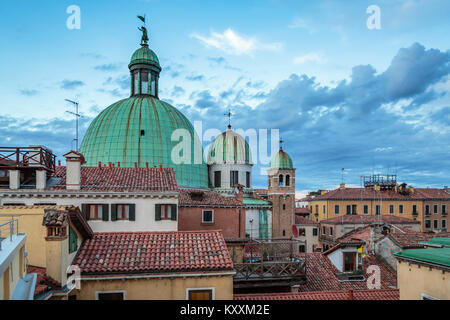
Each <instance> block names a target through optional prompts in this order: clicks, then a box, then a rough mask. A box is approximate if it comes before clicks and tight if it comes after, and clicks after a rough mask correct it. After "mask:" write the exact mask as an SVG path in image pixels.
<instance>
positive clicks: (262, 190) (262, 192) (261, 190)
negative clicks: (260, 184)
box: [255, 189, 268, 195]
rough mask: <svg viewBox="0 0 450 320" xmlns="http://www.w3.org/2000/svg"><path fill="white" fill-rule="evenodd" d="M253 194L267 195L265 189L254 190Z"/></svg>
mask: <svg viewBox="0 0 450 320" xmlns="http://www.w3.org/2000/svg"><path fill="white" fill-rule="evenodd" d="M255 192H256V193H258V194H263V195H267V194H268V190H267V189H255Z"/></svg>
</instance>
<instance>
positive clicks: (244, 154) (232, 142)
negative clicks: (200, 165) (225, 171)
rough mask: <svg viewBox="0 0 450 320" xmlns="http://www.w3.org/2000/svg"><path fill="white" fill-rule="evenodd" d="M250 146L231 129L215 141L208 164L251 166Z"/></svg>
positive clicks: (210, 150)
mask: <svg viewBox="0 0 450 320" xmlns="http://www.w3.org/2000/svg"><path fill="white" fill-rule="evenodd" d="M251 162H252V156H251V152H250V146H249V144H248V143H247V141H245V139H244V138H243V137H242V136H240V135H239V134H237V133H236V132H234V131H233V130H231V127H230V128H229V129H228V130H227V131H226V132H224V133H222V134H220V135H219V136H217V137H216V139H214V141H213V143H212V144H211V147H210V149H209V154H208V164H224V163H238V164H251Z"/></svg>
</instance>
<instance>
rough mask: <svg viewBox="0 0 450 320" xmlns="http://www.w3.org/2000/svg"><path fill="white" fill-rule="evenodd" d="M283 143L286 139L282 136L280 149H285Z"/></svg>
mask: <svg viewBox="0 0 450 320" xmlns="http://www.w3.org/2000/svg"><path fill="white" fill-rule="evenodd" d="M283 143H284V140H283V138H281V139H280V150H283Z"/></svg>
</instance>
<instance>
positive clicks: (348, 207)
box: [347, 205, 352, 214]
mask: <svg viewBox="0 0 450 320" xmlns="http://www.w3.org/2000/svg"><path fill="white" fill-rule="evenodd" d="M347 214H352V206H350V205H348V206H347Z"/></svg>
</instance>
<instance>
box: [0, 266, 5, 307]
mask: <svg viewBox="0 0 450 320" xmlns="http://www.w3.org/2000/svg"><path fill="white" fill-rule="evenodd" d="M5 273H6V272H4V273H3V274H0V301H1V300H5V290H4V285H5V284H4V281H5V280H4V278H5Z"/></svg>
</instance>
